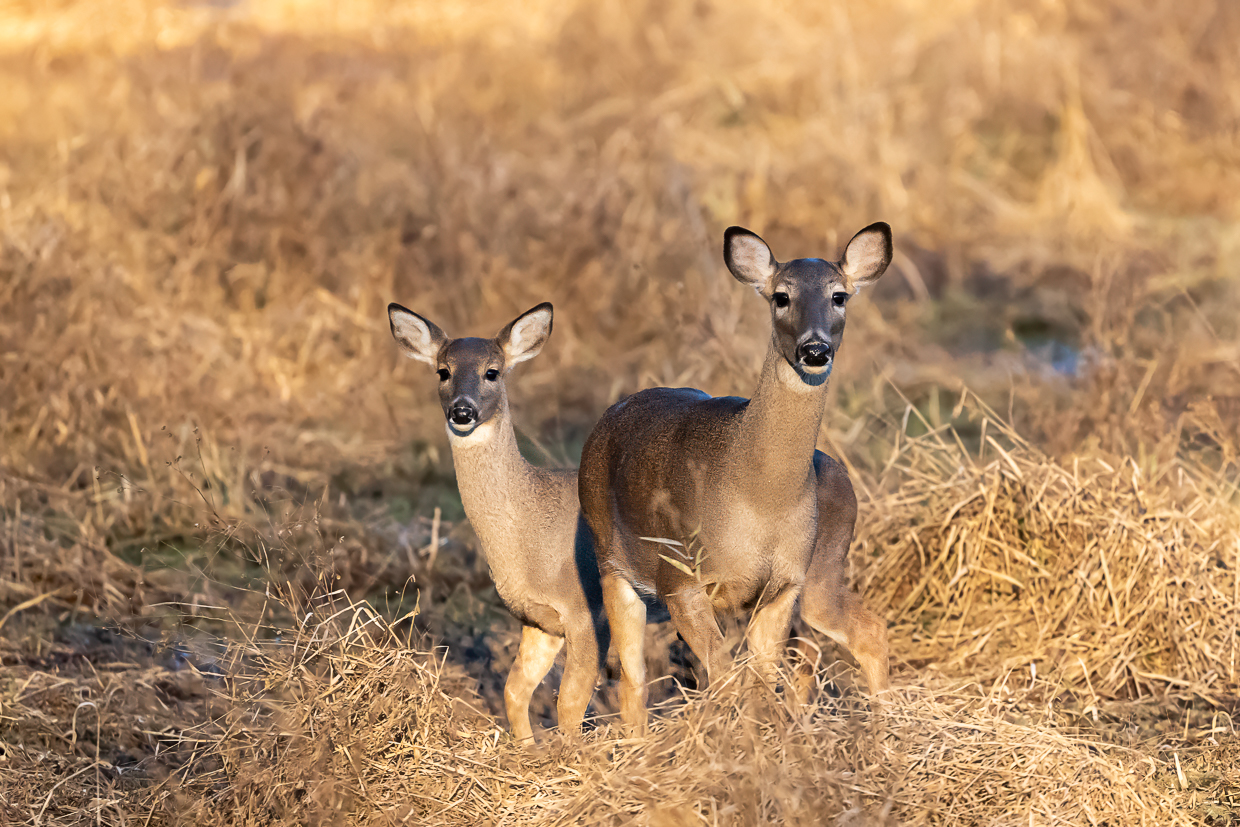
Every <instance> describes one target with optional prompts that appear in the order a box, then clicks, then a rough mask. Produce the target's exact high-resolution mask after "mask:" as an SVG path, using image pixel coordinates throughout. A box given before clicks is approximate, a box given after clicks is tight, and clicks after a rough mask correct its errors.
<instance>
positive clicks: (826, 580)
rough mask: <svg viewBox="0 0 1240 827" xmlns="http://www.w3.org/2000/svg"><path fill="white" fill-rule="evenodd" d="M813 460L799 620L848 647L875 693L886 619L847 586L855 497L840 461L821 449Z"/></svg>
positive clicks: (884, 669) (884, 680)
mask: <svg viewBox="0 0 1240 827" xmlns="http://www.w3.org/2000/svg"><path fill="white" fill-rule="evenodd" d="M814 460H815V461H814V466H815V470H816V471H817V473H818V534H817V537H816V538H815V542H814V551H813V554H812V555H811V557H810V564H809V570H808V571H807V572H806V574H805V586H804V588H803V589H802V591H801V620H802V621H803V622H804V624H805V625H808V626H810V627H811V628H813V629H815V630H816V631H818V632H820V633H822V634H824V635H826V636H827V637H829V638H830V639H831V640H833V641H835V642H836V643H838V644H840V645H841V646H843V647H844V648H846V649H847V650H848V651H849V652H850V653H852V656H853V657H854V658H856V659H857V664H858V665H859V666H860V667H861V671H862V672H863V673H864V674H865V679H866V683H868V684H869V687H870V693H871V694H878V693H879V692H882V691H884V690H886V689H887V688H888V687H889V685H890V684H889V654H890V651H889V648H888V642H887V623H886V621H884V620H883V618H882V617H881V616H879V615H878V614H877V613H875V612H874V611H872V610H871V609H870V608H869V607H867V606H866V605H865V603H864V602H863V601H862V600H861V596H860V595H858V594H856V593H854V592H853V591H852V590H851V589H849V588H848V582H847V567H848V547H849V546H850V545H851V544H852V538H853V528H854V526H855V525H856V521H857V497H856V495H855V494H854V493H853V488H852V483H851V482H850V481H849V479H848V473H847V472H846V471H845V470H844V467H843V466H842V465H840V464H839V463H838V462H836V461H835V460H833V459H831V458H830V457H827V456H826V455H825V454H821V453H819V454H818V455H817V456H815V458H814ZM801 650H802V652H803V653H808V651H809V644H808V643H802V644H801ZM811 662H812V661H811ZM810 680H812V677H811V678H810ZM798 684H800V686H799V687H798V689H797V694H798V696H800V695H801V692H802V691H804V692H805V693H808V683H807V682H806V681H804V680H803V679H800V680H798Z"/></svg>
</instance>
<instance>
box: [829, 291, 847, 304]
mask: <svg viewBox="0 0 1240 827" xmlns="http://www.w3.org/2000/svg"><path fill="white" fill-rule="evenodd" d="M831 301H833V302H834V303H835V306H836V307H843V306H844V303H845V302H847V301H848V294H847V293H844V292H839V293H833V294H832V295H831Z"/></svg>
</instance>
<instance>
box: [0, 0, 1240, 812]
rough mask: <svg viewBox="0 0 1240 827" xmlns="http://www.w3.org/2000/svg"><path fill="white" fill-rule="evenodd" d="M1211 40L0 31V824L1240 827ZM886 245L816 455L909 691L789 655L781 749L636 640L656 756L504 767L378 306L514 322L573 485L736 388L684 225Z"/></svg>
mask: <svg viewBox="0 0 1240 827" xmlns="http://www.w3.org/2000/svg"><path fill="white" fill-rule="evenodd" d="M1237 42H1240V6H1237V5H1235V4H1232V3H1226V2H1221V1H1220V2H1210V1H1209V0H1202V1H1201V2H1196V3H1172V2H1164V1H1163V0H1146V2H1141V3H1131V2H1124V1H1123V0H1075V2H1070V1H1068V0H1011V2H1006V3H1005V2H998V0H948V2H939V3H931V2H927V0H874V2H862V0H829V1H828V2H823V3H814V2H806V1H805V0H787V2H782V3H756V2H750V1H749V0H737V2H732V3H724V2H721V0H696V1H695V2H681V0H671V1H670V2H666V3H646V4H642V3H618V2H612V1H611V0H604V2H597V3H587V2H578V0H561V2H549V1H548V0H530V1H529V2H510V3H499V2H490V1H489V0H481V2H476V3H469V4H445V3H423V2H410V3H395V2H392V3H384V2H361V1H359V2H334V3H331V2H326V0H287V2H277V0H272V1H271V2H261V0H249V2H245V0H238V2H228V1H227V0H223V2H184V3H177V4H160V3H155V2H149V1H144V0H119V1H118V2H111V3H102V2H95V3H90V2H71V1H70V0H60V2H45V3H36V2H31V1H30V0H26V1H24V2H8V3H5V4H3V5H0V822H3V823H5V824H29V825H77V824H82V825H85V824H108V825H160V824H183V823H193V824H196V825H199V826H200V827H216V825H267V824H272V825H286V824H287V825H292V824H308V825H309V824H313V825H317V824H367V825H370V824H375V825H379V824H383V825H387V824H445V825H447V824H470V825H477V824H497V825H501V824H503V825H515V824H595V823H607V824H629V823H638V824H649V825H657V826H658V827H662V826H663V825H680V824H686V825H687V824H709V825H716V824H718V825H732V824H767V823H788V824H841V825H870V824H874V825H887V824H910V825H918V824H926V825H940V824H941V825H957V824H967V825H973V824H976V825H983V824H985V825H1007V824H1012V825H1041V824H1072V825H1076V824H1107V825H1112V826H1113V827H1114V825H1137V824H1141V825H1195V824H1205V825H1235V824H1240V770H1238V769H1237V766H1240V739H1238V738H1237V736H1236V725H1235V722H1234V717H1235V716H1237V715H1238V714H1240V462H1238V460H1237V450H1238V449H1240V321H1238V320H1240V265H1238V264H1237V260H1238V256H1240V51H1238V50H1237V49H1236V48H1235V44H1236V43H1237ZM876 220H885V221H888V222H889V223H890V224H891V225H892V227H893V228H894V230H895V233H896V257H895V261H894V264H893V266H892V267H891V268H890V270H889V271H888V273H887V274H886V275H885V276H884V277H883V279H882V281H881V282H880V283H879V284H878V285H877V287H876V288H875V289H874V290H873V291H872V293H871V294H869V295H863V296H861V297H859V299H858V301H857V302H855V303H854V304H853V308H854V310H853V312H852V313H850V316H852V322H851V324H850V325H849V332H848V334H847V336H846V339H845V345H844V347H843V348H842V351H841V355H840V361H839V364H838V366H837V368H836V370H835V372H834V376H833V380H832V389H831V396H830V400H831V401H830V403H829V408H828V414H827V417H826V421H825V424H824V428H823V432H822V434H821V439H820V443H819V444H820V447H822V448H823V449H824V450H827V451H829V452H830V453H832V454H833V455H835V456H838V457H841V458H842V459H843V460H844V461H845V462H846V463H847V464H848V465H849V467H850V469H851V471H852V477H853V481H854V484H855V485H856V488H857V491H858V496H859V498H860V501H861V514H860V518H859V521H858V529H857V537H856V540H855V542H854V546H853V556H852V568H853V581H854V583H856V585H857V587H858V588H859V589H860V590H862V591H863V592H864V593H865V594H866V597H867V601H868V602H869V603H870V605H872V606H873V607H874V608H875V609H876V610H878V611H880V612H881V613H882V614H884V615H885V616H886V618H887V620H888V622H889V624H890V632H891V640H892V647H893V677H892V679H893V684H894V686H895V689H896V693H895V694H896V695H897V699H896V700H895V702H893V703H892V704H891V705H889V706H888V707H886V708H883V709H881V710H880V709H875V708H872V707H871V706H870V704H869V703H868V702H867V700H866V698H865V695H864V694H863V693H861V692H859V691H858V690H857V689H856V688H855V685H856V683H857V682H856V680H855V674H854V671H853V670H852V668H851V667H850V666H849V665H848V664H847V663H843V662H834V661H835V658H834V656H832V655H831V654H830V653H831V651H832V650H831V648H830V647H829V646H826V645H825V644H824V647H825V651H826V653H827V655H828V657H827V658H826V660H825V663H826V665H825V666H824V667H823V669H822V670H821V672H820V687H819V691H818V692H817V693H816V699H815V701H814V702H813V703H812V704H811V705H810V706H808V707H806V708H796V707H795V706H792V705H791V704H789V703H786V702H785V701H784V700H783V699H780V700H776V701H772V700H770V699H763V698H758V697H754V696H752V695H751V694H750V693H748V692H745V691H741V690H738V689H736V688H735V687H736V685H737V684H740V683H743V681H741V680H740V678H741V677H742V675H741V673H742V671H743V670H744V664H743V662H741V663H740V664H739V665H738V670H737V673H736V675H735V676H734V678H735V679H733V680H728V681H725V682H723V685H721V686H712V687H711V689H710V690H709V691H708V692H706V693H702V692H699V691H698V690H697V689H695V688H694V686H695V685H694V682H693V677H692V671H691V670H690V668H689V666H688V662H687V650H686V649H685V648H684V646H683V644H681V643H680V642H679V641H677V640H676V637H675V633H674V632H673V631H671V630H670V627H666V626H665V627H659V628H652V629H651V630H650V632H649V634H650V635H651V638H652V640H653V641H654V642H656V643H657V644H658V645H657V646H654V647H652V648H651V649H650V651H651V658H652V659H653V661H652V665H651V675H652V677H653V676H661V677H662V680H660V682H659V683H658V684H657V685H656V687H655V691H654V692H653V693H652V696H654V697H655V698H656V699H657V700H658V702H659V710H658V711H657V713H656V716H655V720H656V724H655V727H654V732H653V733H652V734H651V736H650V738H649V739H646V740H642V741H634V740H627V739H624V738H622V737H620V735H619V733H618V731H617V730H616V728H615V727H614V726H613V725H612V724H613V714H614V712H615V709H616V706H615V697H614V696H615V689H614V681H611V680H608V681H606V682H605V683H604V685H603V686H602V687H601V688H600V691H599V693H598V695H597V697H596V703H595V705H594V708H593V710H592V711H593V713H594V718H593V721H594V724H593V726H592V727H591V728H590V730H589V731H588V733H587V735H586V736H585V738H584V741H583V742H581V743H565V742H563V741H562V740H560V739H559V738H558V737H557V736H556V735H555V734H554V733H553V732H552V733H548V734H547V736H546V737H545V739H544V741H545V747H544V748H543V749H541V750H539V751H535V752H530V751H527V750H525V749H524V748H522V747H519V746H517V745H515V744H514V743H512V742H511V740H510V739H508V738H507V736H506V735H505V722H504V721H503V719H502V712H501V710H502V703H500V697H499V690H500V687H501V686H502V681H503V676H504V674H505V673H506V671H507V668H508V666H509V665H510V664H511V662H512V658H513V655H514V652H515V645H516V641H517V637H518V626H517V623H516V622H515V621H514V620H512V619H511V618H510V617H509V616H508V615H507V613H506V612H505V611H504V609H503V607H502V606H501V605H500V604H499V602H498V598H497V596H496V594H495V592H494V589H493V587H492V586H491V584H490V580H489V577H488V574H487V571H486V566H485V563H484V562H483V561H482V560H481V559H480V557H479V555H478V553H477V548H476V541H475V539H474V537H473V535H472V533H471V530H470V528H469V526H468V522H467V521H465V520H464V519H463V514H462V513H461V506H460V500H459V497H457V495H456V491H455V487H454V484H453V479H452V465H451V458H450V456H449V454H448V445H447V440H446V438H445V437H444V435H443V425H442V413H441V412H440V410H439V407H438V401H437V399H436V396H435V392H434V388H435V384H434V380H433V376H432V374H431V372H430V371H429V370H426V369H425V367H424V366H421V365H419V364H417V363H415V362H412V361H410V360H407V359H404V358H402V357H400V356H399V354H398V351H397V348H396V347H395V345H394V343H393V342H392V339H391V336H390V334H389V332H388V323H387V319H386V315H385V312H384V308H385V307H386V305H387V303H388V302H389V301H397V302H400V303H402V304H404V305H406V306H407V307H410V308H412V309H414V310H416V311H418V312H419V313H422V314H424V315H426V316H428V317H429V318H431V319H433V320H434V321H436V322H437V323H438V324H439V325H440V326H442V327H443V328H444V329H445V330H446V331H447V332H448V333H449V334H450V335H455V336H461V335H491V334H493V333H495V332H496V331H497V330H498V329H499V327H500V326H502V325H503V324H504V323H505V322H507V321H508V320H510V319H511V318H512V317H513V316H515V315H516V314H517V313H519V312H520V311H522V310H525V309H526V308H528V307H531V306H533V305H534V304H537V303H538V302H540V301H544V300H549V301H552V302H553V303H554V304H555V308H556V321H555V332H554V334H553V335H552V337H551V340H550V342H549V344H548V346H547V348H546V349H545V350H544V352H543V353H542V354H541V355H540V356H539V357H538V358H537V359H535V360H533V361H531V362H530V363H529V364H527V365H524V366H522V367H520V368H518V369H517V371H515V372H514V374H513V376H512V378H511V379H510V381H509V388H510V393H511V396H512V399H513V403H514V418H515V420H516V423H517V426H518V430H519V432H520V434H521V435H522V437H523V438H524V442H525V445H524V447H525V448H526V449H528V454H529V456H530V457H531V458H534V459H536V460H537V461H540V462H547V463H553V464H572V463H574V462H575V461H576V459H577V456H578V454H579V452H580V447H581V444H582V442H583V441H584V439H585V436H586V434H588V433H589V429H590V427H591V426H592V424H593V422H594V420H595V419H596V418H597V417H598V416H599V415H600V414H601V413H602V411H603V410H605V409H606V407H607V406H608V405H610V404H611V403H612V402H614V401H616V400H617V399H618V398H620V397H621V396H622V395H624V394H627V393H631V392H633V391H635V390H638V389H641V388H643V387H648V386H653V385H664V384H666V385H693V386H696V387H700V388H703V389H704V390H707V391H709V392H711V393H715V394H739V395H747V394H748V393H749V391H750V390H751V389H752V387H753V385H754V382H755V379H756V377H757V373H758V368H759V366H760V362H761V358H762V354H763V351H764V348H765V339H766V335H767V329H768V328H767V325H768V321H767V315H766V313H767V311H766V309H765V307H764V306H763V303H762V302H760V301H758V300H757V299H755V298H753V297H752V296H750V295H749V294H748V291H747V290H746V289H745V288H743V287H741V286H740V285H738V284H737V283H735V282H734V281H733V280H732V279H731V277H730V276H729V275H728V274H727V272H726V270H725V268H724V267H723V265H722V261H721V255H720V248H721V246H722V235H723V229H724V228H725V227H727V226H728V225H731V224H741V225H743V226H746V227H749V228H750V229H753V230H754V231H756V232H758V233H760V234H762V236H763V237H764V238H766V240H767V241H769V242H770V243H771V246H772V249H773V250H774V252H775V254H776V255H777V256H779V257H780V258H781V259H783V258H794V257H799V256H815V255H818V256H823V257H832V258H834V257H836V256H837V255H838V254H839V251H840V247H841V245H842V244H843V242H845V241H846V240H847V239H848V237H849V236H850V235H851V234H852V233H853V232H855V231H856V230H857V229H859V228H861V227H862V226H864V225H866V224H868V223H870V222H872V221H876ZM742 630H743V629H742V624H741V623H736V624H733V627H732V629H731V632H732V634H733V639H734V640H739V636H740V633H741V631H742ZM738 653H743V648H740V647H738ZM556 679H557V670H553V672H552V676H551V678H550V679H549V681H548V685H546V686H544V687H542V688H541V689H540V690H539V694H538V695H536V704H537V707H538V711H539V713H540V717H541V721H542V723H543V724H544V725H545V726H550V725H551V724H552V723H553V722H554V715H553V710H554V703H553V693H554V686H555V681H556Z"/></svg>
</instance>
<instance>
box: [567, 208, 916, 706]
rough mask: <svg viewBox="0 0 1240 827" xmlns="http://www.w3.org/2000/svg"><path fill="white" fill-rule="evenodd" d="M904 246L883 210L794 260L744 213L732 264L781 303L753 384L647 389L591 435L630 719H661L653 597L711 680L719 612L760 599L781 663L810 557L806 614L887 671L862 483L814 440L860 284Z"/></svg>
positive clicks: (590, 482) (590, 478) (720, 658)
mask: <svg viewBox="0 0 1240 827" xmlns="http://www.w3.org/2000/svg"><path fill="white" fill-rule="evenodd" d="M891 254H892V246H891V228H890V227H888V226H887V225H886V224H883V223H878V224H872V225H870V226H869V227H866V228H865V229H863V230H862V231H861V232H859V233H857V235H855V236H854V237H853V238H852V240H851V241H849V242H848V245H847V247H846V248H845V249H844V255H843V258H841V259H840V261H838V262H834V263H833V262H827V261H823V260H822V259H816V258H811V259H797V260H795V261H790V262H787V263H786V264H780V263H779V262H777V261H776V260H775V257H774V256H773V255H772V254H771V251H770V248H769V247H768V246H767V245H766V243H765V242H764V241H763V240H762V239H761V238H759V237H758V236H757V235H755V234H754V233H752V232H750V231H749V230H745V229H742V228H740V227H730V228H729V229H728V230H727V232H726V233H725V234H724V260H725V261H726V263H727V266H728V269H729V270H730V271H731V272H732V275H733V276H735V277H736V279H737V280H738V281H740V282H742V283H743V284H747V285H749V286H750V287H752V288H754V289H755V290H757V292H758V293H759V294H760V295H761V296H762V297H763V298H765V299H766V300H767V301H768V302H769V303H770V307H771V339H770V345H769V347H768V349H767V354H766V360H765V362H764V363H763V367H762V374H761V378H760V379H759V380H758V387H757V389H756V390H755V391H754V395H753V398H752V399H741V398H738V397H711V396H709V395H707V394H705V393H703V392H702V391H699V390H694V389H691V388H653V389H649V390H644V391H641V392H639V393H636V394H633V395H632V396H630V397H628V398H626V399H623V400H621V401H620V402H617V403H616V404H615V405H613V406H612V407H611V408H609V409H608V410H607V412H606V413H604V414H603V417H602V418H601V419H600V420H599V422H598V424H596V425H595V427H594V430H593V431H592V432H591V434H590V437H589V438H588V439H587V440H586V444H585V447H584V449H583V452H582V457H581V472H580V479H579V483H580V490H581V507H582V511H583V512H584V513H585V516H586V519H587V520H588V521H589V523H590V527H591V529H592V530H593V532H594V539H595V545H596V549H597V554H598V565H599V571H600V575H601V577H602V589H603V604H604V606H605V607H606V609H607V617H608V622H609V624H610V627H611V633H612V635H613V639H614V641H615V646H616V652H617V654H618V656H619V659H620V672H621V674H620V704H621V716H622V718H623V720H624V722H625V723H626V724H627V725H628V726H629V727H631V728H633V729H637V730H641V729H644V727H645V723H646V674H645V673H646V668H645V660H644V656H643V651H642V650H643V627H644V624H645V620H646V602H645V601H646V600H647V599H651V598H657V599H658V600H661V601H662V602H663V603H665V604H666V605H667V609H668V612H669V614H670V615H671V619H672V622H673V624H675V627H676V631H677V632H679V633H680V636H681V637H682V638H684V640H685V642H686V643H687V644H688V645H689V648H690V649H691V650H692V651H693V653H694V655H696V656H697V658H698V660H699V661H701V663H702V665H703V666H704V667H705V668H706V673H707V680H708V681H709V680H710V679H711V678H712V677H714V676H717V675H718V674H719V672H720V670H721V669H722V668H723V666H724V656H725V653H724V650H723V635H722V634H721V632H720V630H719V625H718V623H717V622H716V619H715V615H716V613H717V612H735V611H738V610H742V609H748V608H754V615H753V619H752V622H751V625H750V630H749V646H750V649H751V651H752V652H753V655H754V660H755V664H756V665H757V666H758V668H759V669H760V670H761V671H762V672H763V673H765V675H766V676H768V677H773V671H774V664H775V662H776V660H777V658H778V656H779V653H780V651H781V649H782V647H783V646H784V643H785V641H786V640H787V635H788V629H789V624H790V621H791V618H792V613H793V609H794V607H795V605H796V602H797V598H798V596H799V595H800V594H801V591H802V586H803V584H805V583H806V573H807V570H808V571H810V572H811V576H812V578H813V582H812V583H810V584H809V585H808V587H807V590H806V597H807V602H806V603H805V605H803V606H802V620H803V621H805V622H806V623H809V624H810V625H812V626H814V627H815V628H818V629H819V630H820V631H822V632H823V633H824V634H827V635H828V636H829V637H831V638H832V639H834V640H836V641H837V642H840V643H843V644H844V645H846V646H847V647H848V648H849V649H850V651H852V653H853V654H854V656H856V657H857V659H858V661H859V663H860V664H861V666H862V668H863V671H864V672H865V674H866V678H867V681H868V682H869V684H870V689H871V691H874V692H877V691H881V690H883V689H885V688H886V687H887V633H886V627H885V625H884V624H883V622H882V621H881V619H879V618H878V617H877V616H876V615H874V614H873V613H872V612H870V611H869V610H868V609H865V607H864V606H862V605H861V603H860V601H859V600H858V599H856V597H855V595H853V594H852V593H851V592H850V591H849V590H848V588H847V585H846V583H845V582H844V581H845V577H844V561H845V553H846V552H847V549H848V544H849V542H851V539H852V528H853V526H852V522H853V520H854V519H855V516H856V499H855V497H853V492H852V485H851V483H849V482H848V477H847V474H846V473H845V472H844V470H843V467H842V466H840V465H839V464H838V463H836V462H835V461H834V460H832V459H830V458H829V457H827V456H826V455H825V454H823V453H822V452H820V451H816V450H815V447H814V445H815V442H816V440H817V437H818V428H819V424H820V422H821V420H822V415H823V408H824V403H825V400H826V391H827V378H828V377H829V376H830V374H831V368H832V366H833V364H834V358H835V354H836V352H837V351H838V349H839V346H840V340H841V338H842V336H843V333H844V318H845V310H846V307H847V304H848V300H849V298H850V297H852V296H853V295H855V294H856V293H857V292H858V291H859V290H860V289H861V288H862V287H865V286H867V285H869V284H872V283H873V282H874V281H876V280H877V279H878V278H879V276H881V275H882V274H883V272H884V271H885V270H886V269H887V265H888V264H889V263H890V262H891ZM850 498H851V513H850V512H849V508H850V502H849V501H850ZM820 517H821V519H820Z"/></svg>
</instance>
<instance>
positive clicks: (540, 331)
mask: <svg viewBox="0 0 1240 827" xmlns="http://www.w3.org/2000/svg"><path fill="white" fill-rule="evenodd" d="M548 321H549V319H548V316H547V314H546V313H544V312H539V313H531V314H530V315H528V316H526V317H524V318H521V319H518V320H517V321H516V323H514V324H513V326H512V332H511V333H509V334H508V347H507V348H506V349H507V351H508V358H509V361H510V362H511V364H514V365H515V364H516V363H517V362H524V361H525V360H526V359H532V358H533V357H535V356H537V355H538V351H539V350H541V349H542V345H543V342H545V341H546V340H547V323H548Z"/></svg>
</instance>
